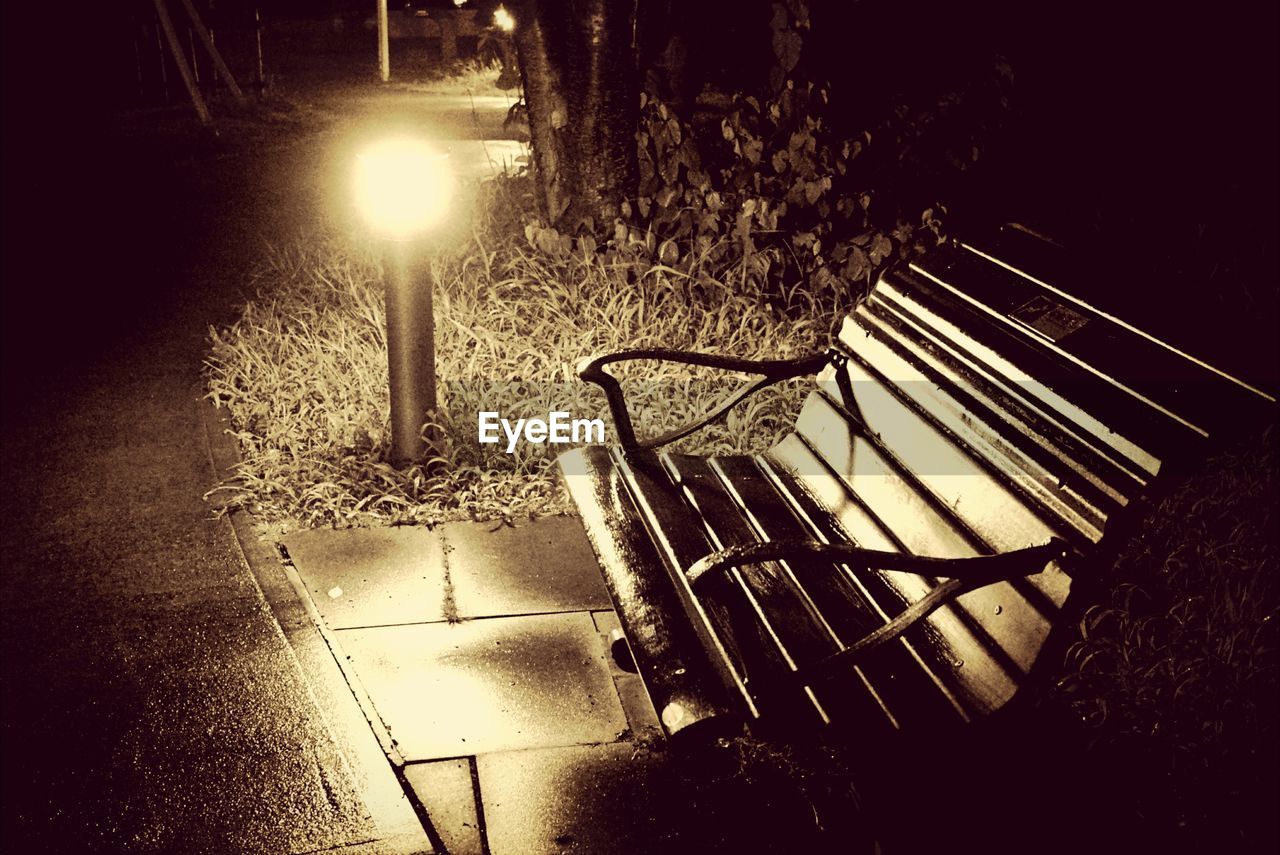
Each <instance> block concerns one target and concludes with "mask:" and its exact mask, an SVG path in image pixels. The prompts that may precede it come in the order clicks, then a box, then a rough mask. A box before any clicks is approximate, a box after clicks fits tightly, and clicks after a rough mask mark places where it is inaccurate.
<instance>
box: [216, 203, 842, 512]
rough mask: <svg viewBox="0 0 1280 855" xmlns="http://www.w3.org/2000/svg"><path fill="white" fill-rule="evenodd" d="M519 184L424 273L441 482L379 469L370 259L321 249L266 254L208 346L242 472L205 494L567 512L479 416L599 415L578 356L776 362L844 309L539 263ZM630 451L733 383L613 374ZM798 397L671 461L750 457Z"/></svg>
mask: <svg viewBox="0 0 1280 855" xmlns="http://www.w3.org/2000/svg"><path fill="white" fill-rule="evenodd" d="M529 198H530V197H529V188H528V186H527V183H526V182H525V181H524V180H523V179H506V180H503V181H500V182H491V183H490V184H488V185H486V186H485V188H484V189H483V190H482V191H481V196H480V199H479V201H478V205H477V210H478V212H479V213H478V215H477V222H476V224H475V226H474V228H473V230H472V231H471V233H470V234H469V235H466V236H464V237H462V238H460V239H458V240H456V241H453V242H451V245H452V248H451V249H450V250H447V251H440V252H437V253H436V254H435V255H434V256H433V258H432V261H431V264H432V270H433V273H434V280H435V282H436V292H435V302H436V317H435V324H436V350H437V374H438V378H439V395H440V411H439V414H438V419H437V421H438V422H439V425H440V427H441V429H442V431H441V432H442V435H443V436H444V438H445V439H444V442H443V447H442V448H440V449H439V452H440V456H441V457H442V458H443V460H444V466H443V467H441V469H440V471H437V470H436V469H428V468H424V467H420V466H415V467H410V468H408V469H404V470H397V469H395V468H393V467H392V466H390V465H389V464H388V462H387V453H388V449H389V440H390V437H389V428H388V410H389V402H388V391H387V390H388V385H387V375H386V371H387V368H386V342H385V338H384V335H385V334H384V302H383V289H382V284H381V281H382V280H381V271H380V267H379V261H378V257H377V253H376V252H375V251H374V247H372V246H370V245H369V244H367V243H362V242H361V241H360V240H358V239H356V238H352V237H351V236H343V235H340V234H337V233H334V232H330V233H327V234H322V235H317V236H315V237H314V238H313V239H311V240H308V241H305V242H299V243H296V244H294V245H291V246H287V247H283V248H281V249H279V250H277V251H276V252H274V253H273V254H271V255H270V256H269V257H268V258H266V259H265V260H264V263H263V265H262V268H261V269H260V270H259V271H258V273H257V279H256V283H255V284H256V292H257V297H256V299H254V300H253V301H252V302H251V303H250V304H249V305H248V306H246V307H245V309H244V312H243V314H242V315H241V317H240V318H239V320H237V321H236V322H235V323H234V324H232V325H231V326H230V327H227V328H225V329H214V330H211V332H210V339H211V345H212V346H211V350H210V354H209V357H208V360H207V367H206V376H207V379H208V394H209V397H211V398H212V399H213V400H214V401H216V402H217V403H218V404H219V405H221V406H224V407H226V408H227V409H228V411H229V413H230V417H231V422H232V425H233V429H234V431H235V435H236V437H237V439H238V440H239V443H240V448H241V453H242V457H243V462H242V463H241V464H240V466H239V467H238V469H237V471H236V473H235V477H234V478H233V479H231V480H229V481H227V482H226V483H224V484H222V485H220V486H219V487H218V488H216V490H215V491H214V496H215V497H216V498H217V499H218V500H219V501H220V502H221V503H222V504H224V505H226V506H246V507H250V508H252V509H253V510H254V512H255V513H257V514H259V515H261V516H263V517H264V518H266V519H268V520H272V521H277V522H281V523H284V524H286V525H296V526H323V525H333V526H348V525H357V524H368V523H371V522H374V521H383V522H391V523H419V522H427V523H433V522H439V521H445V520H452V519H481V520H488V519H511V518H514V517H520V516H526V515H538V514H549V513H557V512H562V511H564V510H567V505H566V501H565V499H564V497H563V496H562V495H561V494H560V492H559V490H558V487H557V486H556V481H555V475H554V471H553V466H552V464H553V461H554V456H555V454H557V453H558V452H560V451H563V450H564V449H565V448H566V447H567V446H563V445H534V444H529V443H521V444H520V445H519V446H518V447H517V448H516V450H515V453H513V454H508V453H506V442H505V441H503V442H500V443H499V444H497V445H490V444H484V445H482V444H480V443H479V442H478V438H477V414H478V412H479V411H481V410H490V411H497V412H498V413H500V414H501V415H502V417H504V418H509V419H512V420H514V419H515V418H519V417H540V418H544V419H545V418H546V417H547V414H548V413H550V412H552V411H565V412H568V413H570V414H572V415H573V416H574V417H575V418H597V417H600V418H604V419H605V421H606V425H607V428H606V437H607V438H612V437H613V436H614V431H613V426H612V422H611V421H610V420H609V419H608V415H607V407H606V405H605V401H604V397H603V395H601V394H600V393H599V392H598V390H596V388H595V387H593V386H590V385H588V384H586V383H583V382H581V381H579V380H578V379H577V378H576V376H575V375H574V372H573V367H574V365H575V363H576V362H577V361H578V360H579V359H581V358H582V357H584V356H589V355H592V354H596V353H604V352H610V351H616V350H623V349H627V348H635V347H657V346H665V347H678V348H686V349H693V350H701V351H712V352H717V353H727V354H734V355H737V356H744V357H758V358H786V357H790V356H795V355H799V354H802V353H806V352H809V351H811V350H812V349H814V348H816V347H819V346H821V345H823V344H824V343H825V341H826V338H827V336H828V334H829V332H830V328H831V325H832V323H833V322H834V320H835V319H836V318H838V317H840V316H841V315H842V314H843V312H844V311H845V310H847V308H848V307H847V306H843V305H839V304H838V299H836V298H828V303H827V304H826V305H819V304H818V303H817V302H815V301H814V300H812V299H811V298H806V297H804V296H803V294H802V293H801V292H800V291H799V290H797V292H796V294H795V295H794V296H793V298H792V300H793V302H792V304H791V305H790V306H779V305H778V302H777V300H776V299H773V300H767V299H765V295H764V293H763V288H762V285H761V283H760V281H759V279H758V277H753V276H751V275H749V271H746V270H744V269H741V267H739V268H736V269H720V270H717V269H712V268H711V267H710V266H709V265H707V264H705V263H703V260H701V259H699V258H697V257H690V258H686V259H683V260H682V261H681V263H680V264H679V266H670V265H665V264H659V263H656V262H654V261H652V260H651V259H650V258H649V256H648V255H647V254H646V253H645V252H644V251H643V248H636V249H635V250H634V251H631V250H627V249H625V248H622V249H619V250H616V251H610V252H607V253H599V252H595V251H593V250H592V249H590V248H589V247H582V248H577V247H575V248H574V249H573V250H572V251H570V252H566V253H563V254H561V255H559V256H557V257H551V256H548V255H546V254H545V253H542V252H539V251H537V250H536V249H534V248H533V247H532V246H531V244H530V241H529V240H528V239H527V238H526V236H525V232H524V224H525V218H524V212H525V211H526V208H527V203H528V201H529ZM618 373H619V374H620V375H621V376H622V377H623V378H624V382H625V384H626V386H625V387H626V389H627V394H628V398H629V403H630V404H631V412H632V413H633V417H634V419H635V421H636V424H637V429H638V430H639V431H641V433H642V434H656V433H659V432H663V431H666V430H670V429H674V428H676V427H679V426H681V425H683V424H686V423H688V422H689V421H691V420H693V419H694V418H696V417H698V416H699V415H701V414H702V413H704V412H706V411H707V410H709V409H711V407H712V406H713V404H714V403H716V402H718V401H719V399H720V398H721V397H722V396H723V394H724V393H725V391H726V390H727V389H728V388H729V387H730V386H732V385H734V384H736V383H737V382H738V380H740V378H737V377H734V376H732V375H729V376H725V375H723V374H720V375H719V376H716V373H715V372H699V371H698V370H696V369H689V368H687V367H681V366H673V365H670V364H658V363H653V362H646V363H643V364H637V365H630V366H627V370H625V371H621V372H618ZM804 392H805V384H804V383H802V382H797V383H794V384H791V385H790V386H788V387H785V388H782V389H780V390H779V391H777V392H775V393H772V394H769V393H766V394H764V395H762V396H760V397H757V398H754V399H751V400H749V401H748V402H745V403H744V404H742V405H740V406H739V407H738V408H737V409H735V411H734V412H733V413H731V414H730V416H729V417H728V419H727V420H726V421H725V422H724V423H722V424H718V425H716V426H713V427H711V428H709V429H706V430H704V431H702V432H701V433H699V434H697V435H695V436H694V437H692V438H690V439H687V440H685V441H684V443H685V445H684V446H683V447H684V448H686V449H688V450H698V451H702V452H712V451H715V452H731V451H741V450H746V449H748V448H755V449H759V448H763V447H766V446H767V445H768V444H769V443H771V442H772V441H774V440H775V439H777V438H779V437H780V436H781V435H782V433H783V432H785V430H786V429H787V426H788V425H789V424H790V422H791V421H792V419H793V417H794V413H795V411H796V409H797V407H798V404H799V401H800V399H801V397H802V395H803V394H804Z"/></svg>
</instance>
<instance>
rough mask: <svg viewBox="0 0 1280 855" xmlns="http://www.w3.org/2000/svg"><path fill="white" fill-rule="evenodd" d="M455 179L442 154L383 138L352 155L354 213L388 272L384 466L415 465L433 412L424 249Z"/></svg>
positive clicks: (427, 268) (443, 211) (429, 294)
mask: <svg viewBox="0 0 1280 855" xmlns="http://www.w3.org/2000/svg"><path fill="white" fill-rule="evenodd" d="M453 189H454V181H453V175H452V173H451V172H450V169H449V164H448V159H447V156H446V155H443V154H440V153H439V152H436V151H434V150H433V149H432V148H431V147H430V146H428V145H426V144H425V143H422V142H418V141H415V140H405V139H396V140H387V141H384V142H381V143H378V144H376V145H373V146H371V147H369V148H368V149H366V150H365V151H364V152H362V153H361V154H359V155H358V156H357V157H356V169H355V201H356V208H357V209H358V210H359V212H360V214H361V215H362V216H363V217H364V219H365V221H366V222H367V223H368V224H369V226H370V228H371V229H372V230H373V232H374V233H375V234H376V235H377V236H378V237H379V238H380V239H381V242H382V248H383V263H384V266H385V268H386V270H387V281H386V289H387V369H388V372H387V373H388V378H389V380H390V386H391V462H392V464H393V465H396V466H403V465H405V464H408V463H413V462H417V461H421V460H423V459H424V458H425V457H426V453H427V450H428V449H427V443H426V442H425V441H424V440H423V437H422V426H423V424H424V423H425V422H426V420H427V417H428V415H429V414H432V415H433V414H434V413H435V409H436V365H435V363H436V357H435V322H434V318H433V316H432V311H433V310H432V290H433V286H434V283H433V282H432V279H431V269H430V266H429V265H428V263H427V261H428V259H427V257H426V255H427V254H426V253H425V252H424V251H423V250H424V246H423V245H424V244H425V242H426V237H427V235H428V234H429V233H430V232H431V230H432V229H433V228H434V227H436V226H437V225H439V224H440V222H441V221H442V220H444V218H445V215H446V214H447V213H448V210H449V202H450V200H451V199H452V196H453Z"/></svg>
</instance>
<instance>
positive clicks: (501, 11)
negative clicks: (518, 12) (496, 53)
mask: <svg viewBox="0 0 1280 855" xmlns="http://www.w3.org/2000/svg"><path fill="white" fill-rule="evenodd" d="M493 23H495V24H497V26H498V29H500V30H502V31H503V32H507V33H509V32H511V31H512V30H514V29H515V28H516V19H515V18H513V17H511V13H510V12H508V11H507V7H505V6H499V7H498V8H497V9H496V10H495V11H494V13H493Z"/></svg>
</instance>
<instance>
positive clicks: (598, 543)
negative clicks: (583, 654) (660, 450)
mask: <svg viewBox="0 0 1280 855" xmlns="http://www.w3.org/2000/svg"><path fill="white" fill-rule="evenodd" d="M560 468H561V472H562V474H563V475H564V483H565V485H566V486H567V488H568V490H569V493H570V495H571V497H572V498H573V501H574V503H575V505H576V506H577V508H578V511H579V513H580V515H581V517H582V522H583V527H584V529H585V530H586V533H587V539H588V540H589V541H590V543H591V546H592V549H593V550H594V551H595V553H596V556H597V558H598V559H599V561H600V566H601V568H602V569H603V571H604V580H605V584H606V586H607V587H608V589H609V594H610V597H611V598H612V599H613V602H614V603H615V605H617V606H618V619H619V621H620V622H621V624H622V628H623V631H624V632H625V633H626V636H627V639H628V642H629V643H630V647H631V653H632V656H633V658H634V659H635V661H636V666H637V669H638V671H639V673H640V675H641V678H642V679H643V680H644V682H645V687H646V688H647V689H648V691H649V694H650V697H651V698H653V700H654V705H655V708H656V709H657V712H658V715H659V718H660V719H661V720H662V722H663V725H664V726H665V727H666V729H667V731H668V732H669V733H672V734H675V733H679V732H680V731H682V730H684V729H686V728H692V727H693V726H694V725H698V724H701V723H703V722H715V721H716V720H720V719H732V718H736V704H732V703H731V702H730V701H731V696H730V695H729V694H728V693H727V692H726V690H725V686H724V681H723V680H722V678H721V676H720V674H719V671H718V669H717V668H716V667H715V666H714V665H713V663H712V661H711V660H710V659H709V658H708V655H707V652H706V651H707V649H708V648H705V647H704V646H703V644H702V643H701V641H700V640H699V638H698V637H697V635H696V634H695V632H694V629H693V625H692V624H691V622H690V621H689V618H688V616H687V613H686V609H685V606H684V604H683V603H682V602H681V601H680V599H679V597H678V595H677V593H676V589H675V588H674V587H673V586H672V584H671V581H670V579H669V578H667V576H666V574H661V575H654V574H649V573H640V574H638V573H635V572H634V570H635V568H637V567H652V568H661V567H662V566H663V561H662V559H661V558H660V557H659V555H658V553H657V551H656V549H655V548H654V543H653V539H652V536H651V535H650V533H649V531H648V529H647V528H646V527H645V525H644V524H643V522H642V521H641V517H640V514H639V512H638V509H637V508H636V506H635V503H634V501H633V500H632V499H631V496H630V493H629V491H628V490H627V488H626V485H625V484H624V483H623V481H622V477H621V473H620V472H619V470H618V469H617V468H616V467H615V466H614V465H613V458H612V456H611V455H610V454H609V451H608V449H606V448H602V447H598V446H596V447H590V446H589V447H586V448H578V449H574V450H573V451H569V452H566V453H565V454H563V455H561V457H560ZM695 729H696V728H695Z"/></svg>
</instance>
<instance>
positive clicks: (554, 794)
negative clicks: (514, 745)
mask: <svg viewBox="0 0 1280 855" xmlns="http://www.w3.org/2000/svg"><path fill="white" fill-rule="evenodd" d="M476 765H477V769H478V772H479V778H480V792H481V794H482V798H483V802H484V814H485V824H486V827H487V831H488V839H489V851H490V853H492V855H544V853H545V855H563V853H587V852H589V853H593V855H607V853H613V852H616V853H636V852H666V851H670V848H669V845H670V843H671V841H672V839H673V838H674V837H676V836H677V835H678V833H679V828H680V826H681V823H680V822H679V821H676V819H675V818H674V817H672V816H670V815H667V814H666V812H665V811H664V809H663V807H662V794H663V793H664V792H665V791H668V790H669V786H668V781H667V770H666V769H665V762H664V758H663V757H662V756H661V755H658V754H654V753H651V752H647V751H637V750H636V748H635V746H634V745H632V744H631V743H626V742H621V743H614V744H612V745H593V746H576V747H569V748H545V749H538V750H533V751H511V752H504V753H500V754H486V755H482V756H480V757H477V758H476Z"/></svg>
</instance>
